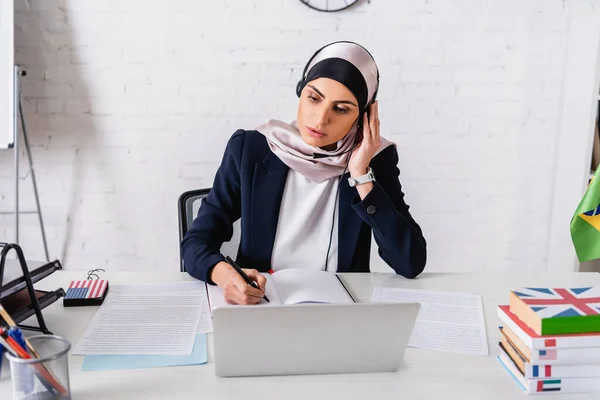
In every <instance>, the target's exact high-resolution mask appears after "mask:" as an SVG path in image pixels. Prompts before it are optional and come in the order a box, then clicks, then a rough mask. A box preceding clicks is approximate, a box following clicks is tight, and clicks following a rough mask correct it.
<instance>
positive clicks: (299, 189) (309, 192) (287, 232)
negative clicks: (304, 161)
mask: <svg viewBox="0 0 600 400" xmlns="http://www.w3.org/2000/svg"><path fill="white" fill-rule="evenodd" d="M338 186H339V178H338V177H336V178H332V179H328V180H326V181H325V182H322V183H315V182H312V181H310V180H309V179H308V178H306V177H305V176H304V175H302V174H300V173H299V172H296V171H294V170H293V169H291V168H290V169H289V172H288V175H287V180H286V183H285V189H284V190H283V198H282V199H281V208H280V210H279V222H278V223H277V232H276V234H275V242H274V243H273V253H272V257H271V268H272V269H273V270H274V271H278V270H281V269H287V268H310V269H316V270H323V269H325V257H326V256H327V247H328V245H329V236H330V234H331V225H332V223H333V234H331V236H332V237H331V249H330V250H329V261H328V263H327V269H328V270H329V271H336V270H337V262H338V207H336V203H337V202H336V194H337V190H338ZM334 212H335V214H336V215H335V222H334V221H333V213H334Z"/></svg>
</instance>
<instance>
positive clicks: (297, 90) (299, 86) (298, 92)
mask: <svg viewBox="0 0 600 400" xmlns="http://www.w3.org/2000/svg"><path fill="white" fill-rule="evenodd" d="M303 86H304V79H300V80H299V81H298V84H297V85H296V95H297V96H298V97H300V94H301V93H302V87H303Z"/></svg>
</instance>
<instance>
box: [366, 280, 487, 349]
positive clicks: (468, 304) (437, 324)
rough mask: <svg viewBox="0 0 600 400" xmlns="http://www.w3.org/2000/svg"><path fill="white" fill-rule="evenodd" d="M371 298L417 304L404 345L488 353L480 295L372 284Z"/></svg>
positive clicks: (374, 300) (372, 299)
mask: <svg viewBox="0 0 600 400" xmlns="http://www.w3.org/2000/svg"><path fill="white" fill-rule="evenodd" d="M371 301H373V302H376V301H392V302H394V301H397V302H402V303H420V304H421V310H420V311H419V316H418V317H417V321H416V323H415V327H414V329H413V333H412V335H411V338H410V341H409V343H408V346H410V347H418V348H423V349H432V350H440V351H450V352H455V353H465V354H474V355H488V354H489V350H488V344H487V336H486V330H485V321H484V318H483V306H482V303H481V296H477V295H472V294H465V293H456V292H445V291H430V290H418V289H400V288H391V287H375V288H374V290H373V295H372V297H371Z"/></svg>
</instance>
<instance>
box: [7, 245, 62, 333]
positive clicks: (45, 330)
mask: <svg viewBox="0 0 600 400" xmlns="http://www.w3.org/2000/svg"><path fill="white" fill-rule="evenodd" d="M0 248H2V252H0V284H1V282H3V278H4V264H5V263H6V256H7V255H8V253H9V251H10V250H14V251H15V252H16V253H17V257H18V259H19V264H21V269H22V270H23V277H24V278H25V282H26V283H27V292H28V293H29V297H30V299H31V305H32V306H33V310H34V311H35V315H36V317H37V320H38V325H39V327H36V326H26V325H19V327H21V328H23V329H28V330H32V331H37V332H42V333H44V334H50V335H51V334H52V332H50V331H49V330H48V328H47V327H46V323H45V322H44V316H43V315H42V310H41V308H40V303H39V301H38V298H37V296H36V295H35V289H34V288H33V282H32V281H31V275H30V274H29V268H27V262H26V261H25V256H24V255H23V250H21V247H20V246H19V245H17V244H14V243H0ZM1 290H2V288H1V287H0V291H1Z"/></svg>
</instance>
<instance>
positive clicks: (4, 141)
mask: <svg viewBox="0 0 600 400" xmlns="http://www.w3.org/2000/svg"><path fill="white" fill-rule="evenodd" d="M14 15H15V13H14V0H0V149H7V148H8V147H9V146H10V145H12V143H13V142H14V133H13V123H14V120H13V112H14V106H15V105H14V91H13V89H14V78H13V71H14V63H15V59H14V57H15V53H14Z"/></svg>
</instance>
